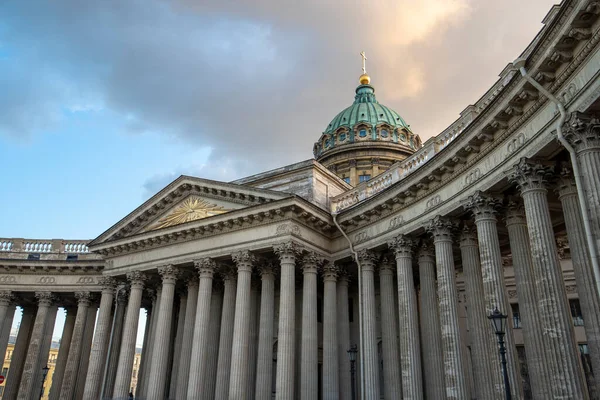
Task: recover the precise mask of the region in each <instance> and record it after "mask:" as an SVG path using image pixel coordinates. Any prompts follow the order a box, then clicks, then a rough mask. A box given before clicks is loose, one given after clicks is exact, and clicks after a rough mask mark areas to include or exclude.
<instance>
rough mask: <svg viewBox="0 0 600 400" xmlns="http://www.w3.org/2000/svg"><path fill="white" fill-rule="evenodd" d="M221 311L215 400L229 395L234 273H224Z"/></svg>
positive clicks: (233, 317)
mask: <svg viewBox="0 0 600 400" xmlns="http://www.w3.org/2000/svg"><path fill="white" fill-rule="evenodd" d="M223 281H224V284H225V290H224V294H223V311H222V313H221V335H220V337H221V339H220V341H219V358H218V362H217V383H216V386H215V399H225V398H227V396H228V395H229V377H230V373H231V350H232V344H233V328H234V319H235V292H236V282H235V272H234V271H231V270H226V271H224V275H223Z"/></svg>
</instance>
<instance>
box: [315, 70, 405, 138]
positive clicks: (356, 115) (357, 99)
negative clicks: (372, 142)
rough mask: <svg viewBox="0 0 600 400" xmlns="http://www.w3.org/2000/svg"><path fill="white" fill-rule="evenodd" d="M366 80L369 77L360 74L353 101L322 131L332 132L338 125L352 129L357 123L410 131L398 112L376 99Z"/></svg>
mask: <svg viewBox="0 0 600 400" xmlns="http://www.w3.org/2000/svg"><path fill="white" fill-rule="evenodd" d="M368 82H370V79H363V76H361V85H359V86H358V87H357V88H356V95H355V96H354V103H353V104H352V105H351V106H350V107H348V108H346V109H345V110H343V111H342V112H340V113H339V114H338V115H336V116H335V118H334V119H333V120H332V121H331V123H330V124H329V125H328V126H327V129H325V132H324V133H329V134H331V133H334V132H336V131H337V130H338V129H339V128H340V127H347V128H349V129H350V130H352V128H354V127H355V126H356V125H359V124H367V125H369V126H373V127H375V126H378V125H380V124H386V125H389V126H390V127H391V128H392V129H394V128H403V129H406V130H407V131H410V126H409V125H408V124H407V123H406V122H405V121H404V119H402V117H401V116H400V114H398V113H397V112H396V111H394V110H392V109H391V108H389V107H386V106H384V105H383V104H380V103H379V102H378V101H377V98H376V97H375V88H374V87H373V86H371V85H370V84H369V83H368Z"/></svg>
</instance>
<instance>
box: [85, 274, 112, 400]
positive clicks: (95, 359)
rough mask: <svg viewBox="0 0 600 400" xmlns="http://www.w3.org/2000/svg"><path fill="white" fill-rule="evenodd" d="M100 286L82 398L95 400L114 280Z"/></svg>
mask: <svg viewBox="0 0 600 400" xmlns="http://www.w3.org/2000/svg"><path fill="white" fill-rule="evenodd" d="M101 284H102V285H103V286H104V287H103V289H102V297H101V298H100V312H99V314H98V322H97V324H96V326H97V328H96V334H95V335H94V342H93V344H92V351H91V355H90V364H89V366H88V373H87V378H86V382H85V390H84V398H86V399H96V398H98V396H99V395H100V389H101V385H102V381H103V379H104V365H105V362H106V356H107V349H108V340H109V335H110V326H111V322H112V321H111V314H112V313H111V311H112V305H113V299H114V292H115V286H116V281H115V279H114V278H103V280H102V283H101Z"/></svg>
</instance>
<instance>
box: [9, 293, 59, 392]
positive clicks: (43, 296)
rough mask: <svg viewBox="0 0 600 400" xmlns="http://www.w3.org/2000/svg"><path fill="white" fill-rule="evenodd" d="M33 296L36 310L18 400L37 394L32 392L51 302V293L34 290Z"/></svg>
mask: <svg viewBox="0 0 600 400" xmlns="http://www.w3.org/2000/svg"><path fill="white" fill-rule="evenodd" d="M35 296H36V297H37V299H38V310H37V314H36V316H35V322H34V324H33V330H32V331H31V338H30V340H29V348H28V349H27V357H26V358H25V364H24V366H23V374H22V376H21V384H20V386H19V394H18V396H17V399H18V400H30V399H32V398H34V396H36V395H37V393H35V392H34V388H35V377H36V376H37V369H38V367H39V368H41V367H40V365H39V361H40V355H41V350H42V341H43V339H44V331H45V329H46V323H47V320H48V314H49V310H50V306H51V303H52V299H53V298H52V294H51V293H50V292H36V293H35Z"/></svg>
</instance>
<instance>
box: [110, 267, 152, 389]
mask: <svg viewBox="0 0 600 400" xmlns="http://www.w3.org/2000/svg"><path fill="white" fill-rule="evenodd" d="M127 279H129V281H130V282H131V290H130V293H129V302H128V303H127V314H126V315H125V324H124V326H123V337H122V340H121V351H120V354H119V365H118V367H117V376H116V380H115V388H114V391H113V398H117V399H121V398H126V397H127V395H128V394H129V393H130V390H131V387H130V385H131V373H132V370H133V358H134V356H135V342H136V337H137V329H138V321H139V318H140V306H141V304H142V292H143V288H144V281H145V280H146V276H145V275H144V274H143V273H141V272H139V271H136V272H130V273H128V274H127Z"/></svg>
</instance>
